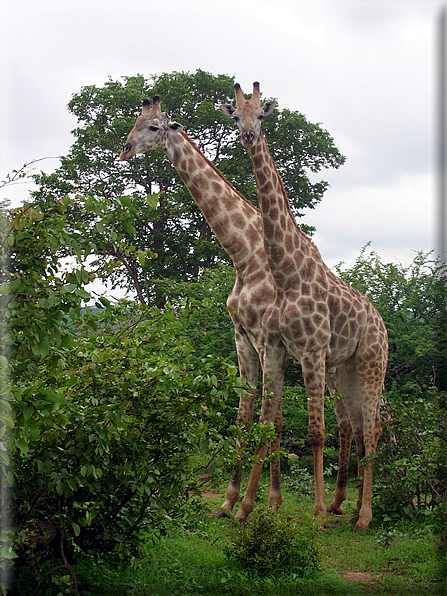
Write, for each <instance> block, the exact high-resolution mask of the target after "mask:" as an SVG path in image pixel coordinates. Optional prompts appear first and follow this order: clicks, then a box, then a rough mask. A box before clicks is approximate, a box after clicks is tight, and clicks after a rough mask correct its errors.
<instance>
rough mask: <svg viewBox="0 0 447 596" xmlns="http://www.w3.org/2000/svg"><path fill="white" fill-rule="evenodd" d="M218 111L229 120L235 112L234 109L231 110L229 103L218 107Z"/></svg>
mask: <svg viewBox="0 0 447 596" xmlns="http://www.w3.org/2000/svg"><path fill="white" fill-rule="evenodd" d="M220 109H221V110H222V112H223V113H224V114H225V115H226V116H229V117H230V118H231V116H232V115H233V112H235V111H236V108H233V106H232V105H231V104H229V103H224V104H222V105H221V106H220Z"/></svg>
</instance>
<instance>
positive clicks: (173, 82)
mask: <svg viewBox="0 0 447 596" xmlns="http://www.w3.org/2000/svg"><path fill="white" fill-rule="evenodd" d="M233 83H234V80H233V77H230V76H228V75H217V76H214V75H212V74H210V73H207V72H204V71H202V70H197V71H196V72H195V73H188V72H173V73H163V74H161V75H159V76H157V75H152V76H151V77H149V78H145V77H143V76H142V75H136V76H132V77H123V79H122V80H121V81H114V80H112V79H109V80H108V81H107V82H106V83H105V84H104V86H102V87H98V86H96V85H90V86H86V87H83V88H82V89H81V90H80V92H79V93H77V94H75V95H74V96H73V97H72V99H71V101H70V103H69V104H68V109H69V111H70V112H71V113H72V114H74V115H75V116H76V118H77V119H78V126H77V127H76V128H75V129H74V130H73V131H72V132H73V135H74V137H75V140H74V143H73V145H72V147H71V149H70V151H69V153H68V155H67V156H65V157H63V158H62V159H61V166H60V168H59V169H58V170H57V171H55V172H54V173H52V174H49V175H47V174H44V173H40V174H38V175H36V176H35V181H36V182H37V184H38V186H39V189H38V190H37V191H36V192H35V193H34V198H35V199H37V200H38V201H39V202H40V203H44V202H46V201H49V200H50V201H51V200H53V199H54V197H63V196H64V195H67V194H69V195H71V196H76V194H80V195H82V196H84V197H89V196H92V197H94V198H96V199H99V200H102V199H108V200H112V201H113V200H115V199H117V198H119V197H123V196H128V197H130V199H131V201H132V205H133V206H134V207H135V208H136V210H137V216H136V218H135V221H134V226H135V233H134V234H129V233H128V231H126V230H124V236H125V237H126V234H127V239H128V244H129V246H132V247H133V248H134V250H133V251H132V250H130V251H127V253H126V254H124V252H123V250H122V249H120V247H117V246H116V243H115V242H114V240H113V238H112V237H111V232H112V231H115V232H118V231H119V232H122V230H118V229H117V226H119V224H118V223H117V222H112V224H111V226H110V227H108V228H107V229H105V230H104V231H103V232H102V233H98V230H95V231H94V233H92V240H93V241H95V242H96V244H97V246H98V250H97V252H98V260H99V262H100V263H101V264H102V267H103V269H104V271H105V272H107V276H108V279H109V280H111V281H112V283H113V284H115V286H117V285H120V286H124V287H126V288H128V289H129V290H133V291H137V294H138V297H139V300H140V301H144V302H146V303H148V304H151V303H154V301H155V302H156V303H158V304H162V303H163V301H164V298H163V296H162V293H161V291H160V290H158V291H157V288H158V285H157V284H158V283H159V282H160V281H161V280H165V281H166V280H171V281H173V282H183V281H197V279H198V275H199V272H201V271H202V270H203V269H205V268H210V267H213V266H214V265H215V264H216V263H217V262H228V257H227V255H226V254H225V252H224V251H223V250H222V248H221V247H220V245H219V244H218V242H217V240H216V238H215V237H214V235H213V234H212V232H211V230H210V228H209V227H208V224H207V223H206V221H205V219H204V217H203V215H202V213H201V212H200V211H199V209H198V208H197V206H196V205H195V203H194V201H193V199H192V198H191V196H190V195H189V192H188V190H187V189H186V188H185V186H184V185H183V183H182V181H181V179H180V177H179V176H178V175H177V173H176V171H175V169H174V167H173V166H172V165H171V164H170V162H169V160H168V158H167V157H166V156H165V155H163V153H162V152H159V151H152V152H150V153H149V154H147V155H139V156H137V157H136V158H134V159H133V160H131V161H130V162H128V163H122V162H120V161H119V160H118V154H119V151H120V150H121V148H122V146H123V144H124V142H125V139H126V137H127V135H128V133H129V132H130V130H131V128H132V127H133V125H134V123H135V119H136V117H137V116H138V115H139V113H140V111H141V104H142V100H143V98H144V97H145V96H152V95H153V94H155V93H157V94H159V95H160V97H161V104H162V109H163V110H164V111H167V112H168V113H169V114H170V115H171V117H172V119H173V120H177V121H179V122H180V123H181V124H182V125H183V126H184V127H185V130H186V132H187V134H188V135H189V136H190V137H191V138H192V139H193V141H194V142H195V143H196V144H197V145H198V147H199V148H200V150H201V151H202V152H203V153H204V154H205V155H206V156H207V157H208V159H210V160H211V161H212V162H213V163H214V165H216V166H217V167H218V168H219V169H220V171H221V172H222V173H223V175H224V176H225V177H226V178H227V179H228V180H229V181H230V182H231V183H232V184H233V185H234V186H235V187H236V188H237V189H238V190H239V191H240V192H242V194H244V195H245V196H246V197H247V198H248V199H249V200H250V201H252V202H253V203H254V204H256V200H257V193H256V186H255V183H254V177H253V174H252V170H251V165H250V161H249V157H248V155H247V154H246V152H245V151H243V148H242V147H241V145H240V143H239V142H238V139H237V134H236V131H235V130H234V127H233V126H232V123H231V122H230V121H229V120H228V118H225V116H224V115H223V114H222V112H221V110H220V109H219V106H220V104H222V103H227V102H229V101H232V98H233ZM265 133H266V135H267V137H268V140H269V143H270V146H271V151H272V154H273V156H274V158H275V159H276V163H277V166H278V170H279V172H280V174H281V175H282V177H283V180H284V184H285V187H286V190H287V193H288V196H289V199H290V202H291V207H292V210H293V212H294V215H295V216H296V217H302V215H303V211H304V209H305V208H314V207H315V206H316V205H317V204H318V203H319V202H320V201H321V199H322V196H323V193H324V191H325V190H326V188H327V186H328V184H327V182H324V181H319V182H311V181H310V179H309V176H308V172H319V171H320V170H321V169H322V168H329V167H335V168H338V167H339V166H340V165H341V164H342V163H343V162H344V157H343V156H342V155H341V154H340V152H339V151H338V150H337V148H336V147H335V145H334V143H333V139H332V138H331V136H330V135H329V133H328V132H327V131H325V130H324V129H322V128H321V127H320V126H319V125H318V124H312V123H311V122H309V121H308V120H307V119H306V118H305V117H304V116H303V115H302V114H299V113H298V112H293V111H290V110H288V109H282V110H276V111H275V114H274V116H272V118H270V119H269V122H268V123H266V127H265ZM154 193H159V194H157V195H156V196H154ZM148 197H149V201H148ZM154 206H155V207H156V208H155V209H154V208H153V207H154ZM67 217H69V218H70V217H71V218H73V219H81V220H83V221H84V223H85V222H87V223H88V222H90V225H91V226H93V225H94V222H95V217H94V215H92V214H89V215H88V216H86V215H85V214H84V213H82V211H81V209H78V208H77V206H76V202H75V203H74V206H73V207H72V208H71V209H70V211H69V212H68V213H67ZM303 229H304V230H305V231H307V232H311V231H312V229H311V228H309V227H308V226H306V225H305V224H303ZM147 249H149V250H150V254H151V255H153V256H156V258H151V259H147V260H144V261H143V259H142V258H141V254H142V253H145V252H146V251H147ZM138 251H140V252H138ZM139 257H140V258H139ZM165 289H166V285H165Z"/></svg>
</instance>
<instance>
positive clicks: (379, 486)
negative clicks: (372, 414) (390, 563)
mask: <svg viewBox="0 0 447 596" xmlns="http://www.w3.org/2000/svg"><path fill="white" fill-rule="evenodd" d="M406 389H407V394H406V396H405V397H406V399H403V400H402V402H401V403H396V400H395V397H394V398H393V396H391V397H390V399H389V401H388V406H387V407H388V420H387V422H386V423H385V424H384V428H383V435H382V438H381V440H380V442H379V445H378V449H377V453H376V456H375V464H374V466H375V476H374V485H375V487H374V496H373V510H374V517H375V518H378V519H379V520H380V521H383V522H386V523H389V522H395V521H397V520H398V519H400V518H414V517H417V516H421V515H428V514H430V513H431V512H433V511H434V510H435V509H436V508H437V507H439V506H440V505H441V503H442V499H443V495H444V494H445V492H446V489H447V487H446V481H445V477H443V476H442V475H441V474H440V467H439V457H440V455H441V446H442V441H443V439H442V437H441V436H440V434H439V428H438V424H437V421H438V420H440V412H439V392H438V391H437V390H436V389H435V388H433V387H431V388H428V389H422V388H420V387H418V386H417V385H415V384H410V385H409V386H407V388H406ZM400 392H401V394H402V393H403V391H402V389H400Z"/></svg>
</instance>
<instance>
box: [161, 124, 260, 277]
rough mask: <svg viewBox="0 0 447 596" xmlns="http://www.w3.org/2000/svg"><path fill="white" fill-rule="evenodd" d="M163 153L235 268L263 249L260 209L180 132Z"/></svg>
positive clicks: (244, 263) (244, 264) (245, 264)
mask: <svg viewBox="0 0 447 596" xmlns="http://www.w3.org/2000/svg"><path fill="white" fill-rule="evenodd" d="M166 153H167V155H168V157H169V159H170V160H171V162H172V164H173V165H174V167H175V169H176V170H177V172H178V173H179V175H180V177H181V179H182V180H183V182H184V183H185V186H186V187H187V188H188V190H189V192H190V193H191V195H192V197H193V198H194V200H195V202H196V204H197V206H198V207H199V209H200V210H201V211H202V213H203V215H204V216H205V219H206V221H207V222H208V224H209V226H210V228H211V229H212V230H213V232H214V234H215V235H216V237H217V239H218V240H219V242H220V244H221V245H222V247H223V248H224V250H225V251H226V253H227V254H228V256H229V257H230V259H231V260H232V262H233V264H234V266H235V268H236V269H238V270H241V269H244V268H245V267H246V266H247V264H248V262H249V260H250V259H251V257H252V256H253V254H254V253H256V252H257V251H259V250H260V249H262V248H263V240H262V229H261V221H260V217H259V211H258V209H256V207H254V206H253V205H252V204H251V203H250V202H249V201H247V199H246V198H245V197H243V196H242V195H241V194H240V193H239V192H238V191H237V190H236V189H235V188H233V187H232V186H231V184H230V183H229V182H228V181H227V180H226V179H225V178H224V177H223V176H222V174H221V173H220V172H219V170H218V169H217V168H216V167H215V166H214V165H213V164H212V163H211V162H210V161H209V160H208V159H207V158H206V157H205V156H204V155H203V153H201V152H200V151H199V149H198V148H197V147H196V145H195V144H194V143H193V142H192V141H191V139H190V138H189V137H188V136H187V135H186V134H185V133H184V132H180V133H179V134H177V135H175V141H174V143H173V144H172V145H168V147H167V149H166Z"/></svg>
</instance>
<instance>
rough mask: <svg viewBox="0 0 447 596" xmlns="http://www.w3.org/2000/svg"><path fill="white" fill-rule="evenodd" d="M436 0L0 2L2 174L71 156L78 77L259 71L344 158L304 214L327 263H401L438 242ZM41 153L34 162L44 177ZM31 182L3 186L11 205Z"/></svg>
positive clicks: (96, 80)
mask: <svg viewBox="0 0 447 596" xmlns="http://www.w3.org/2000/svg"><path fill="white" fill-rule="evenodd" d="M443 6H445V2H443V1H442V0H439V1H438V0H385V1H381V0H370V1H369V0H352V1H344V0H312V1H310V0H307V1H305V0H275V2H272V1H267V0H226V1H225V2H214V1H213V0H188V1H182V0H170V1H169V2H153V1H152V0H144V1H142V0H123V1H122V2H117V1H115V0H104V1H101V0H88V1H87V2H84V1H82V0H76V1H74V2H72V1H70V0H64V1H61V0H39V1H37V2H36V1H31V0H30V1H24V0H0V7H1V12H0V24H1V25H0V26H1V34H0V60H1V62H0V65H1V73H0V74H1V79H0V81H1V83H0V102H1V106H2V107H1V110H0V180H3V179H4V178H5V176H6V174H7V173H8V172H11V171H12V170H13V169H17V168H19V167H21V166H22V165H23V164H24V163H25V162H29V161H31V160H33V159H39V158H42V157H55V156H59V155H64V154H66V153H67V152H68V150H69V147H70V145H71V144H72V142H73V140H74V139H73V137H72V135H71V133H70V131H71V130H72V129H73V128H74V127H75V126H76V120H75V118H74V117H73V116H71V115H70V114H69V113H68V110H67V103H68V102H69V100H70V99H71V96H72V95H73V94H74V93H77V92H78V91H79V90H80V88H81V87H82V86H84V85H90V84H96V85H103V84H104V83H105V82H106V81H107V78H108V77H109V76H111V77H112V78H113V79H119V78H120V77H122V76H132V75H135V74H137V73H140V74H143V75H145V76H147V77H148V76H149V75H151V74H157V75H159V74H161V73H162V72H172V71H190V72H194V71H195V70H196V69H198V68H200V69H202V70H206V71H209V72H211V73H212V74H214V75H218V74H228V75H235V77H236V81H238V82H239V83H240V84H241V86H242V88H243V90H244V91H245V92H246V93H248V94H249V93H251V91H252V83H253V81H255V80H258V81H260V83H261V92H262V93H263V95H264V96H265V97H276V98H277V99H278V103H279V106H280V107H281V108H289V109H292V110H297V111H299V112H302V113H303V114H305V115H306V116H307V118H308V119H309V120H310V121H311V122H319V123H321V124H322V126H323V128H325V129H327V130H328V131H329V133H330V134H331V135H332V136H333V138H334V141H335V144H336V146H337V147H338V148H339V150H340V151H341V152H342V153H343V154H344V155H345V156H346V158H347V159H346V163H345V165H344V166H342V167H341V168H340V169H339V170H334V171H324V173H323V178H324V179H326V180H328V181H329V182H330V184H331V186H330V188H329V189H328V191H327V192H326V194H325V195H324V198H323V201H322V202H321V203H320V205H319V206H318V207H317V208H316V209H315V210H314V211H311V210H310V211H309V212H308V213H306V217H305V220H306V223H308V224H311V225H315V226H316V227H317V233H316V235H315V237H314V240H315V242H316V244H317V245H318V247H319V249H320V252H321V253H322V256H323V259H324V260H325V261H326V263H327V264H328V265H329V266H333V265H334V264H335V263H337V262H339V261H342V260H343V261H346V262H347V263H348V264H352V263H353V261H354V260H355V258H356V256H358V254H359V252H360V250H361V248H362V246H364V245H365V244H366V243H367V242H369V241H371V243H372V245H371V247H372V249H373V250H375V251H377V252H378V253H379V255H380V256H381V257H382V258H383V259H384V260H385V261H393V262H401V263H403V264H404V265H408V264H409V263H410V262H411V261H412V259H413V257H414V251H418V250H431V249H433V248H435V243H436V229H437V227H436V222H435V219H436V211H437V209H436V208H437V201H436V175H435V174H436V104H437V90H436V89H437V87H436V78H437V77H436V75H437V58H438V57H437V51H436V48H437V45H436V35H437V30H438V27H437V24H438V21H439V14H440V9H441V8H442V7H443ZM57 165H58V162H57V160H54V159H48V160H45V161H42V162H39V164H37V166H36V167H37V169H38V170H40V169H43V170H44V171H47V172H50V171H52V170H53V169H54V168H55V167H57ZM28 189H29V186H23V185H22V186H16V187H14V188H12V187H9V188H7V189H3V190H2V191H0V198H4V197H9V198H11V199H12V200H13V202H14V204H18V203H19V202H20V201H21V199H23V198H26V196H27V193H28Z"/></svg>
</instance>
